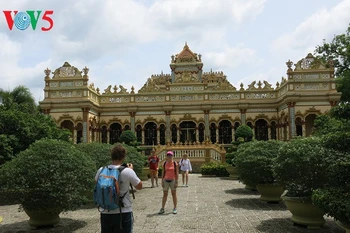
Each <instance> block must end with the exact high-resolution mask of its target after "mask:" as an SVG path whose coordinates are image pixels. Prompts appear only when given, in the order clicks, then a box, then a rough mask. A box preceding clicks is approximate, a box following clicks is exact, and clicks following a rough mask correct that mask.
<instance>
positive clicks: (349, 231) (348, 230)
mask: <svg viewBox="0 0 350 233" xmlns="http://www.w3.org/2000/svg"><path fill="white" fill-rule="evenodd" d="M335 222H336V223H337V224H338V226H340V227H341V228H343V229H344V230H345V232H346V233H350V224H346V223H342V222H339V221H335Z"/></svg>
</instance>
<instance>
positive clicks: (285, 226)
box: [256, 218, 344, 233]
mask: <svg viewBox="0 0 350 233" xmlns="http://www.w3.org/2000/svg"><path fill="white" fill-rule="evenodd" d="M256 229H257V230H258V231H259V232H266V233H280V232H283V233H288V232H293V233H295V232H298V233H311V232H315V233H316V232H317V233H344V230H342V229H341V228H340V227H339V226H338V225H337V224H336V223H335V222H334V221H332V220H327V221H326V224H325V225H324V227H322V228H320V229H313V230H311V229H307V228H306V227H305V226H300V225H294V224H293V222H292V221H291V220H290V218H274V219H269V220H263V221H261V223H260V225H258V226H257V227H256Z"/></svg>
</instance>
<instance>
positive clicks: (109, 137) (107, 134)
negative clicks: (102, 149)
mask: <svg viewBox="0 0 350 233" xmlns="http://www.w3.org/2000/svg"><path fill="white" fill-rule="evenodd" d="M109 131H110V130H109V129H107V143H108V144H109V138H110V137H109V135H110V133H109Z"/></svg>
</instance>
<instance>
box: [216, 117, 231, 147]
mask: <svg viewBox="0 0 350 233" xmlns="http://www.w3.org/2000/svg"><path fill="white" fill-rule="evenodd" d="M219 143H220V144H231V143H232V124H231V122H230V121H228V120H222V121H220V122H219Z"/></svg>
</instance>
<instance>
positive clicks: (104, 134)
mask: <svg viewBox="0 0 350 233" xmlns="http://www.w3.org/2000/svg"><path fill="white" fill-rule="evenodd" d="M107 132H108V130H107V126H105V125H104V126H102V127H101V140H102V143H107Z"/></svg>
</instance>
